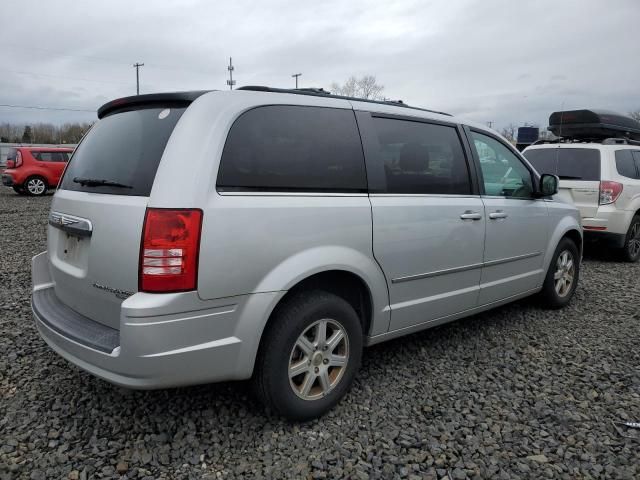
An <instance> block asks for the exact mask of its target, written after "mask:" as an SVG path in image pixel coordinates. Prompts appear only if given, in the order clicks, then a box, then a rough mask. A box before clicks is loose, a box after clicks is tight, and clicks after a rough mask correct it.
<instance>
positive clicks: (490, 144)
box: [471, 132, 533, 198]
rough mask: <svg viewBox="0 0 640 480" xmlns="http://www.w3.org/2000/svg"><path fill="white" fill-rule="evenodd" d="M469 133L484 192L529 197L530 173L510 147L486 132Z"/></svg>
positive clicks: (531, 193) (530, 186) (531, 191)
mask: <svg viewBox="0 0 640 480" xmlns="http://www.w3.org/2000/svg"><path fill="white" fill-rule="evenodd" d="M471 135H472V137H473V143H474V146H475V148H476V152H477V153H478V157H479V159H480V169H481V171H482V177H483V181H484V190H485V194H486V195H492V196H499V197H511V198H531V197H532V196H533V181H532V178H531V172H530V171H529V169H528V168H527V167H526V166H525V165H524V163H523V162H522V161H521V160H520V159H519V158H518V157H517V156H516V155H515V154H514V153H513V152H512V151H511V149H509V148H508V147H507V146H506V145H504V144H503V143H502V142H499V141H498V140H496V139H495V138H492V137H489V136H488V135H483V134H481V133H477V132H472V133H471Z"/></svg>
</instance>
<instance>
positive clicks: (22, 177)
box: [2, 147, 73, 196]
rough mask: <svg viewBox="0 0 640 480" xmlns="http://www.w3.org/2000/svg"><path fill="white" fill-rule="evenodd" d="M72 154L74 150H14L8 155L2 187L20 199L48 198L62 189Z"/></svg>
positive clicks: (36, 148)
mask: <svg viewBox="0 0 640 480" xmlns="http://www.w3.org/2000/svg"><path fill="white" fill-rule="evenodd" d="M72 152H73V149H72V148H47V147H15V148H12V149H11V150H9V153H8V154H7V166H6V169H5V171H4V172H2V183H3V184H4V185H6V186H8V187H13V189H14V190H15V191H16V193H19V194H20V195H36V196H39V195H44V194H45V193H47V190H48V189H49V188H56V186H57V185H58V181H59V180H60V177H61V176H62V172H63V171H64V167H65V166H66V165H67V162H68V161H69V157H71V153H72Z"/></svg>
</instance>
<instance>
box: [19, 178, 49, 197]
mask: <svg viewBox="0 0 640 480" xmlns="http://www.w3.org/2000/svg"><path fill="white" fill-rule="evenodd" d="M24 189H25V191H26V192H27V193H28V194H29V195H31V196H32V197H41V196H43V195H45V194H46V193H47V190H48V189H49V187H48V185H47V181H46V180H45V179H44V178H42V177H38V176H33V177H29V178H27V181H26V182H24Z"/></svg>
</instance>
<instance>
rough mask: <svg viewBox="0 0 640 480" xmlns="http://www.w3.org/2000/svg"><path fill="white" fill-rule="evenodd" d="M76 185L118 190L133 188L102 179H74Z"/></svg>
mask: <svg viewBox="0 0 640 480" xmlns="http://www.w3.org/2000/svg"><path fill="white" fill-rule="evenodd" d="M73 181H74V183H79V184H80V185H82V186H83V187H85V186H86V187H103V186H104V187H116V188H133V187H132V186H131V185H125V184H124V183H120V182H114V181H113V180H103V179H101V178H84V177H74V179H73Z"/></svg>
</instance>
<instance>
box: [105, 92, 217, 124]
mask: <svg viewBox="0 0 640 480" xmlns="http://www.w3.org/2000/svg"><path fill="white" fill-rule="evenodd" d="M211 91H212V90H198V91H193V92H173V93H149V94H146V95H134V96H132V97H122V98H117V99H115V100H111V101H110V102H107V103H105V104H104V105H102V106H101V107H100V108H99V109H98V118H104V117H106V116H108V115H111V114H113V113H118V112H127V111H130V110H139V109H141V108H150V107H154V106H157V107H165V106H166V107H186V106H188V105H189V104H190V103H191V102H193V101H194V100H195V99H196V98H198V97H199V96H200V95H203V94H205V93H208V92H211Z"/></svg>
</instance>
